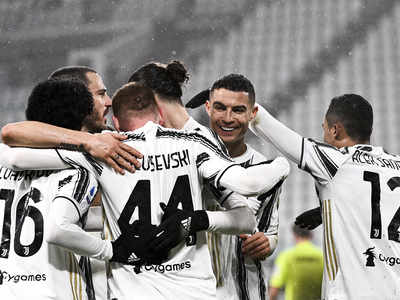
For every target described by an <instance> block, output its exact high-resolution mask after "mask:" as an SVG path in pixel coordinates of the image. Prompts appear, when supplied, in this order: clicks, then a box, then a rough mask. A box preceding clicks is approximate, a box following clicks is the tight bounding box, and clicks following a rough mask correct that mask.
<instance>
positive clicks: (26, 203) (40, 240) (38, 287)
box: [0, 168, 86, 299]
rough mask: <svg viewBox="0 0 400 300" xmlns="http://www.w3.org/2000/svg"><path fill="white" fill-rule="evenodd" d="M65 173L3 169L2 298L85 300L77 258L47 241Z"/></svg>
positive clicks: (0, 184) (0, 210) (0, 195)
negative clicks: (52, 210) (48, 221)
mask: <svg viewBox="0 0 400 300" xmlns="http://www.w3.org/2000/svg"><path fill="white" fill-rule="evenodd" d="M62 172H63V171H60V172H52V171H20V172H16V171H12V170H9V169H6V168H0V228H1V233H2V234H1V245H0V275H2V276H0V298H1V299H86V295H85V284H84V281H83V278H82V277H81V273H80V270H79V266H78V264H77V261H76V259H75V257H74V256H73V254H71V253H69V252H67V251H65V250H64V249H62V248H59V247H57V246H54V245H50V244H48V243H47V242H46V241H45V238H44V236H45V233H46V230H47V229H46V225H45V222H46V218H47V214H48V212H49V207H50V204H51V201H52V200H53V199H54V196H55V195H56V193H58V189H57V188H60V186H59V185H60V183H61V181H62V179H63V178H64V177H62V176H61V177H60V175H61V174H63V173H62ZM65 183H67V182H65Z"/></svg>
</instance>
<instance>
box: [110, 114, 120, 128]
mask: <svg viewBox="0 0 400 300" xmlns="http://www.w3.org/2000/svg"><path fill="white" fill-rule="evenodd" d="M112 120H113V123H114V127H115V129H117V131H120V128H121V127H120V126H119V121H118V119H117V118H116V117H115V116H112Z"/></svg>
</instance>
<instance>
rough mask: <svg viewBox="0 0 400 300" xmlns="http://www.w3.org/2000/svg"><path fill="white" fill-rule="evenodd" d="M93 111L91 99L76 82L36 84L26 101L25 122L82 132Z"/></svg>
mask: <svg viewBox="0 0 400 300" xmlns="http://www.w3.org/2000/svg"><path fill="white" fill-rule="evenodd" d="M92 111H93V97H92V94H91V93H90V92H89V90H88V89H87V87H86V86H85V84H84V83H83V82H82V81H81V80H78V79H68V80H66V79H48V80H46V81H43V82H40V83H39V84H37V85H36V86H35V87H34V88H33V90H32V93H31V94H30V96H29V98H28V105H27V108H26V110H25V115H26V119H27V120H29V121H39V122H43V123H47V124H51V125H55V126H59V127H63V128H68V129H73V130H81V127H82V123H83V121H84V119H85V118H86V117H87V116H88V115H90V114H91V113H92Z"/></svg>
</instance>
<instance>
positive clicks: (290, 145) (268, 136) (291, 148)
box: [249, 105, 302, 164]
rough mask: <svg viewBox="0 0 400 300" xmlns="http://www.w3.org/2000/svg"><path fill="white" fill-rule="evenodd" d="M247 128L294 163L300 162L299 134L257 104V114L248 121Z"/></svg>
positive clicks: (300, 143) (300, 139)
mask: <svg viewBox="0 0 400 300" xmlns="http://www.w3.org/2000/svg"><path fill="white" fill-rule="evenodd" d="M249 128H250V130H251V131H253V132H254V133H255V134H256V135H257V136H258V137H260V138H262V139H264V140H266V141H267V142H270V143H272V144H273V145H274V146H275V147H276V148H277V149H278V150H279V151H280V152H282V154H283V155H284V156H285V157H287V158H289V159H290V160H292V161H294V162H295V163H296V164H298V163H299V162H300V157H301V151H302V137H301V135H299V134H298V133H297V132H295V131H293V130H291V129H290V128H288V127H286V126H285V125H284V124H283V123H281V122H279V121H278V120H277V119H275V118H274V117H273V116H272V115H271V114H270V113H269V112H268V111H266V110H265V109H264V107H262V106H261V105H258V112H257V115H256V117H255V118H254V119H253V120H252V121H251V122H250V124H249Z"/></svg>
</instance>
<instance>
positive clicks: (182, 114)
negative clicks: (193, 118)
mask: <svg viewBox="0 0 400 300" xmlns="http://www.w3.org/2000/svg"><path fill="white" fill-rule="evenodd" d="M158 106H159V108H160V112H161V114H162V116H163V117H164V120H165V127H168V128H176V129H182V128H183V126H185V124H186V122H187V121H188V120H189V114H188V113H187V111H186V109H185V108H184V107H183V106H182V105H180V104H179V103H164V102H161V101H160V102H158Z"/></svg>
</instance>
